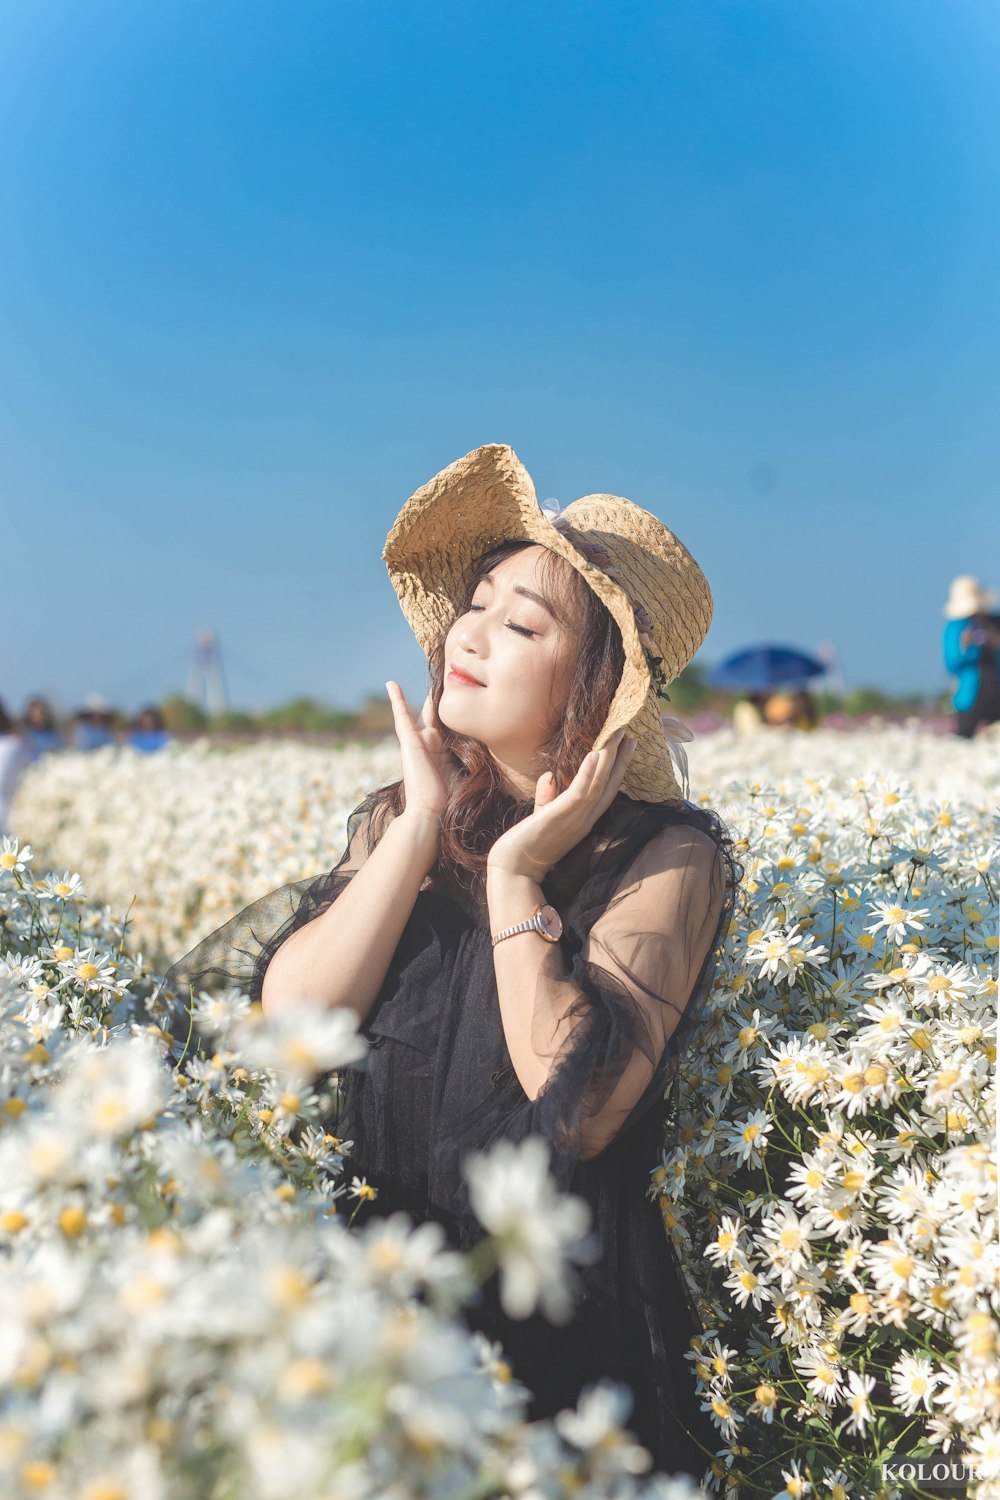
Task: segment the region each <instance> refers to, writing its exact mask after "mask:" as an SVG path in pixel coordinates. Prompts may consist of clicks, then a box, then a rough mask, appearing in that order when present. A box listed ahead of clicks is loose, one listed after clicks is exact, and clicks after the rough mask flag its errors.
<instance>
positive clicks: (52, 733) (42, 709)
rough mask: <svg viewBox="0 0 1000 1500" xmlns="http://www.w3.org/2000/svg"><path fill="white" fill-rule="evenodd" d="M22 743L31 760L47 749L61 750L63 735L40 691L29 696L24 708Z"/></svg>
mask: <svg viewBox="0 0 1000 1500" xmlns="http://www.w3.org/2000/svg"><path fill="white" fill-rule="evenodd" d="M23 722H24V731H23V732H24V743H25V746H26V748H27V751H28V754H29V756H30V758H31V759H32V760H38V758H39V756H41V755H44V754H45V752H46V751H47V750H61V749H62V748H63V737H62V735H61V734H60V732H59V729H58V727H57V725H56V720H55V714H54V713H53V712H52V705H51V704H50V702H49V700H48V699H47V698H46V697H44V696H43V695H42V694H41V693H36V695H35V697H34V698H29V699H28V702H27V703H26V705H25V709H24V721H23Z"/></svg>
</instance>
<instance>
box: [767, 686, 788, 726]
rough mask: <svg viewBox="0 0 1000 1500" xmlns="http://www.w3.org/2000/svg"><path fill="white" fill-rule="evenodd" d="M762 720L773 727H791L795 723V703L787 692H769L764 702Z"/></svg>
mask: <svg viewBox="0 0 1000 1500" xmlns="http://www.w3.org/2000/svg"><path fill="white" fill-rule="evenodd" d="M764 720H765V722H766V723H768V724H770V725H772V726H773V727H774V728H775V729H791V728H792V727H793V726H794V723H795V704H794V702H793V700H792V698H791V696H790V695H789V694H788V693H771V694H770V696H769V697H768V699H767V701H766V703H765V704H764Z"/></svg>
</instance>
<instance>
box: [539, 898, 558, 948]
mask: <svg viewBox="0 0 1000 1500" xmlns="http://www.w3.org/2000/svg"><path fill="white" fill-rule="evenodd" d="M538 915H539V916H540V917H541V919H542V921H543V923H544V924H545V931H546V932H547V933H548V935H549V937H550V938H552V939H553V940H558V939H559V938H561V937H562V930H563V924H562V917H561V916H560V915H559V913H558V912H557V911H556V909H555V907H554V906H543V907H542V909H541V911H540V912H539V913H538Z"/></svg>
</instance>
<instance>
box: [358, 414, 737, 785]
mask: <svg viewBox="0 0 1000 1500" xmlns="http://www.w3.org/2000/svg"><path fill="white" fill-rule="evenodd" d="M522 537H523V538H525V539H526V540H528V541H530V542H535V543H537V544H538V545H540V546H542V547H546V548H548V550H549V551H550V552H555V553H556V554H557V555H558V556H559V557H562V558H564V559H565V560H566V562H568V563H569V564H570V566H571V567H573V568H575V569H576V571H577V572H578V573H579V574H581V576H582V577H583V578H584V579H585V580H586V582H587V583H588V584H589V585H590V587H591V588H592V589H593V591H594V593H595V594H596V595H597V597H598V598H599V599H600V600H601V602H602V603H603V604H605V605H606V606H607V608H608V610H609V611H610V613H611V615H612V616H613V618H614V619H615V621H616V622H617V625H618V628H619V629H620V631H621V636H622V644H623V646H624V648H625V666H624V668H623V670H622V675H621V681H620V682H619V684H618V687H617V690H616V692H615V695H614V698H613V699H612V700H611V707H610V709H609V711H608V716H607V718H606V719H605V721H604V724H603V726H602V728H601V731H600V733H599V734H598V736H597V739H596V740H595V742H594V748H595V749H598V750H600V749H601V748H602V747H603V746H604V745H606V744H607V742H608V741H609V740H610V738H611V736H612V735H613V734H614V733H615V731H616V730H617V729H620V728H622V727H623V726H624V727H625V728H626V729H627V730H628V732H629V733H630V734H632V735H635V737H636V739H637V741H638V743H637V744H636V747H635V750H634V752H633V754H632V758H631V760H630V761H629V765H628V769H627V771H626V773H625V777H624V780H623V781H622V785H621V790H622V791H623V792H624V793H625V795H626V796H628V797H632V798H634V799H636V800H638V801H643V802H670V801H679V800H682V793H681V790H680V787H679V785H678V781H677V777H676V775H675V772H674V766H673V763H672V760H671V755H672V754H673V755H676V756H677V761H678V765H679V766H680V768H681V773H682V775H685V773H686V757H685V755H684V751H683V750H682V749H680V748H679V746H677V741H679V740H690V739H693V738H694V735H693V732H692V731H691V730H690V729H688V728H687V726H686V725H683V724H682V723H681V721H680V720H679V719H676V718H674V717H673V716H671V715H665V714H664V713H663V711H662V706H661V705H662V704H663V703H664V701H665V700H666V701H669V698H668V694H667V691H666V689H667V686H668V684H669V683H671V682H673V680H674V678H676V677H677V676H678V675H679V674H680V672H681V671H682V670H683V669H684V667H686V666H687V664H688V662H689V661H690V660H691V658H692V657H693V656H694V654H695V652H696V651H697V650H698V647H699V646H700V645H701V643H702V641H703V640H704V639H705V636H706V635H707V633H708V627H709V625H710V624H711V621H712V592H711V590H710V588H709V586H708V582H707V580H706V578H705V575H704V574H703V573H702V571H701V569H700V568H699V566H698V564H697V563H696V562H695V560H694V558H693V557H692V556H691V554H690V552H688V550H687V548H686V547H685V546H684V545H683V543H682V542H680V541H679V540H678V538H677V537H676V536H675V535H674V534H673V532H672V531H669V530H668V529H667V527H666V526H664V524H663V522H662V521H659V520H657V518H656V517H655V516H653V515H650V513H649V512H648V511H646V510H643V509H642V508H641V507H640V506H638V505H635V504H633V502H632V501H631V500H625V499H623V498H622V497H621V496H620V495H585V496H584V497H583V498H582V499H581V500H574V501H573V503H572V504H571V505H567V506H565V507H564V508H563V509H562V510H558V509H556V508H552V509H547V510H546V511H542V510H540V509H539V505H538V500H537V498H536V496H535V487H534V485H533V484H532V482H531V476H530V475H529V473H528V471H527V469H525V467H524V465H523V464H522V463H521V462H520V460H519V459H518V457H517V455H516V454H515V452H514V450H513V449H512V448H508V447H507V446H506V445H505V444H502V443H487V444H486V446H485V447H482V448H476V449H475V450H474V451H473V452H472V453H467V454H466V455H465V457H464V458H459V459H457V460H456V461H455V462H454V463H452V464H449V465H448V467H447V468H445V469H442V470H441V472H440V473H439V474H435V476H434V478H433V479H430V480H428V482H427V483H426V484H424V485H421V487H420V489H418V490H417V491H416V493H415V494H414V495H411V497H410V499H409V500H408V501H407V502H406V504H405V505H404V506H403V509H402V510H401V511H400V513H399V515H398V516H397V518H396V521H395V524H394V525H393V527H392V530H391V531H390V532H389V535H388V537H387V538H386V543H385V548H384V549H383V552H382V558H383V561H384V562H385V564H386V566H387V568H388V570H389V577H390V579H391V581H392V586H393V588H394V589H395V590H396V594H397V597H398V599H399V603H400V606H401V608H402V610H403V613H404V615H405V616H406V618H407V620H408V621H409V624H410V627H411V628H412V630H413V633H414V635H415V636H416V638H417V641H418V642H419V645H420V648H421V650H422V651H423V652H424V655H425V656H428V657H429V656H430V655H431V653H432V651H433V650H434V649H435V647H436V646H437V645H438V644H439V642H440V641H441V639H442V637H443V636H444V635H446V634H447V632H448V630H449V629H450V628H451V626H452V624H453V623H454V621H455V619H456V618H457V615H458V611H459V609H460V608H461V606H462V604H463V602H464V595H465V588H466V579H467V578H468V575H469V571H470V569H471V567H472V565H473V563H474V562H475V561H476V560H477V558H479V557H480V556H481V555H482V553H484V552H486V551H487V550H488V549H489V548H490V547H493V546H495V545H496V543H498V542H502V541H511V540H514V539H515V538H518V539H520V538H522Z"/></svg>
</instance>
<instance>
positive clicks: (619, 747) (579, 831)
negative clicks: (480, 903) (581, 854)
mask: <svg viewBox="0 0 1000 1500" xmlns="http://www.w3.org/2000/svg"><path fill="white" fill-rule="evenodd" d="M634 749H635V740H633V739H628V740H626V739H625V731H624V729H619V730H618V732H617V733H616V734H614V735H612V737H611V739H610V740H609V741H608V743H607V744H606V745H605V747H604V749H603V750H595V751H592V752H591V754H590V755H587V756H584V759H583V763H582V764H581V766H580V769H579V770H578V771H577V773H576V775H575V776H574V777H573V780H572V781H571V782H570V784H569V786H568V787H567V788H566V790H565V791H564V792H559V793H558V794H557V793H556V789H555V778H554V777H553V775H552V772H551V771H545V772H544V773H543V774H542V775H541V776H539V778H538V782H537V784H536V786H535V807H534V811H533V812H532V813H531V814H530V815H529V816H528V817H527V818H524V819H523V820H522V821H521V822H520V823H516V824H515V825H514V827H513V828H510V829H508V830H507V832H506V833H505V834H502V835H501V837H500V838H498V839H497V841H496V843H495V844H494V845H493V848H492V849H491V850H490V853H489V859H488V861H487V873H489V872H490V871H497V870H504V871H506V872H507V873H510V874H515V875H529V876H530V877H531V878H532V879H533V880H541V879H542V878H543V877H544V876H545V875H547V874H548V872H549V870H551V868H552V866H553V865H555V864H558V862H559V861H560V860H561V859H562V858H563V856H564V855H566V854H568V853H569V851H570V850H571V849H574V848H575V847H576V845H577V844H578V843H579V842H580V840H581V839H582V838H586V836H587V834H588V833H589V832H590V830H591V829H592V828H593V826H594V824H595V823H596V822H597V820H598V818H599V817H600V816H601V814H602V813H603V812H604V811H605V809H606V808H607V807H609V806H610V804H611V802H612V801H613V799H614V797H615V796H616V794H617V792H618V788H619V787H620V786H621V784H622V780H623V779H624V776H625V772H626V771H627V770H628V763H629V761H630V759H631V758H632V751H633V750H634Z"/></svg>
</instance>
